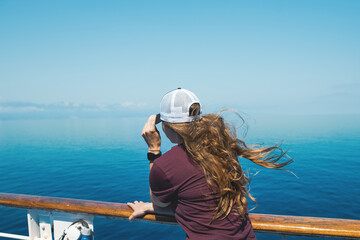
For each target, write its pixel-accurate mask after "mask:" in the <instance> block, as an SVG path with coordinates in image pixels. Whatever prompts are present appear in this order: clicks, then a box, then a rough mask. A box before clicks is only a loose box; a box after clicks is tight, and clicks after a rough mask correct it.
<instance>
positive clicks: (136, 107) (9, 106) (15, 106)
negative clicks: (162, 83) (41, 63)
mask: <svg viewBox="0 0 360 240" xmlns="http://www.w3.org/2000/svg"><path fill="white" fill-rule="evenodd" d="M145 107H146V108H145ZM147 108H148V107H147V104H146V103H135V102H130V101H126V102H123V103H119V104H103V103H95V104H85V103H79V102H57V103H52V104H35V103H31V102H0V119H22V118H69V117H72V118H74V117H107V116H110V117H111V116H122V115H126V116H134V115H139V114H144V113H145V112H147V111H151V110H149V109H147Z"/></svg>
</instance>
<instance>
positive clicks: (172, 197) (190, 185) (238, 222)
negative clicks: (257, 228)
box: [149, 145, 256, 240]
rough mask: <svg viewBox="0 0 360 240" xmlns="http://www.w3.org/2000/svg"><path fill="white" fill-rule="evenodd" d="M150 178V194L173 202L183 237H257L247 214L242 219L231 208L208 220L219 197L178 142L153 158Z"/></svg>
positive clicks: (208, 238)
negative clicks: (227, 211) (225, 213)
mask: <svg viewBox="0 0 360 240" xmlns="http://www.w3.org/2000/svg"><path fill="white" fill-rule="evenodd" d="M149 178H150V188H151V191H152V193H153V194H154V195H155V196H156V197H157V198H158V199H159V200H160V201H161V202H164V203H167V202H171V203H172V207H173V210H174V214H175V218H176V220H177V222H178V223H179V224H180V226H181V227H182V228H183V229H184V230H185V232H186V239H190V240H197V239H206V240H215V239H216V240H219V239H220V240H222V239H229V240H230V239H234V240H235V239H236V240H239V239H256V236H255V234H254V231H253V228H252V226H251V222H250V219H249V216H248V214H246V215H245V219H244V220H242V219H241V217H240V216H238V215H236V214H234V213H235V211H234V210H233V211H232V212H231V213H230V214H229V215H228V217H226V218H225V219H223V220H215V221H213V222H211V219H212V217H213V209H214V207H215V206H216V205H217V204H216V203H217V202H218V200H219V197H218V196H217V195H214V194H211V193H212V191H211V189H210V188H209V187H208V185H207V183H206V181H205V177H204V173H203V171H202V170H201V168H200V167H199V166H198V165H197V164H196V163H194V162H193V161H192V160H191V159H190V157H189V155H188V154H187V153H186V151H185V150H184V149H183V147H182V146H181V145H179V146H175V147H173V148H172V149H171V150H170V151H168V152H166V153H165V154H164V155H162V156H161V157H160V158H158V159H156V160H155V161H154V164H153V166H152V168H151V171H150V177H149Z"/></svg>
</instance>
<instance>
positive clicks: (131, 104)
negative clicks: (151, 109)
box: [121, 102, 135, 107]
mask: <svg viewBox="0 0 360 240" xmlns="http://www.w3.org/2000/svg"><path fill="white" fill-rule="evenodd" d="M134 105H135V103H133V102H123V103H122V104H121V106H123V107H131V106H134Z"/></svg>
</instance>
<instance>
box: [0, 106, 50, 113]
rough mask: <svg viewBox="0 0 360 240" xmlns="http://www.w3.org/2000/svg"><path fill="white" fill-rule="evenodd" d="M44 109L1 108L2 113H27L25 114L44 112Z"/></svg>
mask: <svg viewBox="0 0 360 240" xmlns="http://www.w3.org/2000/svg"><path fill="white" fill-rule="evenodd" d="M44 110H45V109H44V108H39V107H31V106H29V107H2V106H0V113H25V112H42V111H44Z"/></svg>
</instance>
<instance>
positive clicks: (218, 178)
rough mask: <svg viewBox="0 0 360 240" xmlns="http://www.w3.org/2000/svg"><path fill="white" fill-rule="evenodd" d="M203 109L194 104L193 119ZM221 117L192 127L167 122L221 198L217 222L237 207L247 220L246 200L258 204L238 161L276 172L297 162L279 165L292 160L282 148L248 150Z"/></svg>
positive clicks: (206, 118) (212, 116)
mask: <svg viewBox="0 0 360 240" xmlns="http://www.w3.org/2000/svg"><path fill="white" fill-rule="evenodd" d="M199 107H200V106H199V105H198V104H194V105H193V106H192V107H191V108H190V115H198V114H199V109H200V108H199ZM220 114H221V112H219V113H218V114H207V115H204V116H202V118H201V120H199V118H194V119H195V120H194V121H192V122H190V123H168V122H163V124H165V126H167V127H170V128H171V129H173V130H174V131H175V132H176V133H177V134H179V135H180V136H181V137H182V139H183V145H184V147H185V149H186V151H187V152H188V153H189V154H190V156H191V158H192V160H193V161H194V162H196V163H197V164H198V165H200V166H201V168H202V170H203V172H204V174H205V179H206V182H207V184H208V186H209V187H211V188H212V189H213V190H214V193H216V194H218V195H219V197H220V198H219V202H218V204H217V206H216V208H215V209H214V216H213V220H216V219H224V218H226V217H227V216H228V215H229V214H230V212H231V210H232V209H233V207H235V208H236V210H237V211H236V212H237V213H238V214H239V215H240V216H241V217H244V215H245V213H246V209H247V205H248V203H247V199H246V197H247V196H248V197H249V198H250V199H251V200H253V201H254V202H256V200H255V198H254V197H252V196H251V194H250V193H249V191H248V189H247V187H248V184H249V181H250V180H249V178H248V177H247V176H246V174H245V173H244V172H243V170H242V168H241V165H240V163H239V161H238V157H243V158H246V159H249V160H250V161H252V162H254V163H256V164H258V165H260V166H263V167H266V168H272V169H280V168H282V167H284V166H286V165H288V164H290V163H291V162H292V161H293V160H292V159H291V158H289V159H288V160H287V161H285V162H282V163H278V161H279V160H280V159H282V158H283V157H288V156H287V155H286V152H284V151H283V150H282V149H281V147H280V146H278V145H275V146H272V147H263V146H251V147H249V146H247V145H246V144H245V142H244V141H243V140H240V139H238V138H237V135H236V129H235V128H234V127H233V126H232V125H231V124H229V123H227V122H225V121H224V119H223V118H222V117H221V115H220ZM276 150H280V154H276V153H275V151H276ZM276 152H278V151H276ZM234 205H235V206H234Z"/></svg>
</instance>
